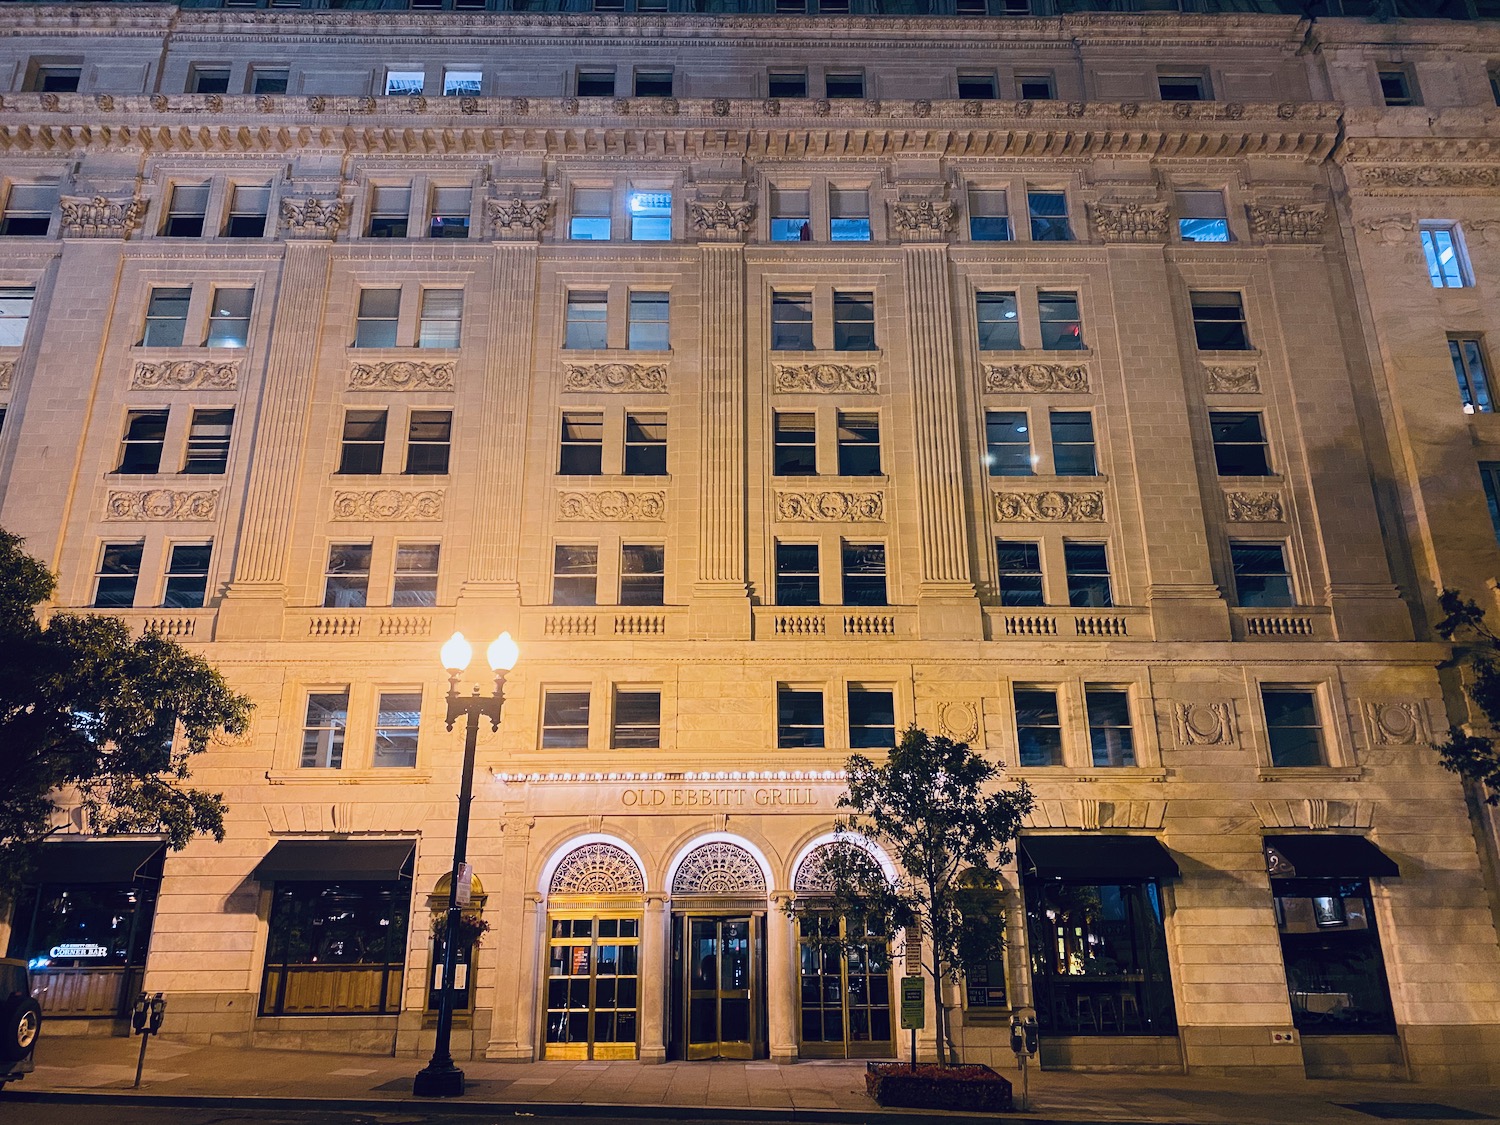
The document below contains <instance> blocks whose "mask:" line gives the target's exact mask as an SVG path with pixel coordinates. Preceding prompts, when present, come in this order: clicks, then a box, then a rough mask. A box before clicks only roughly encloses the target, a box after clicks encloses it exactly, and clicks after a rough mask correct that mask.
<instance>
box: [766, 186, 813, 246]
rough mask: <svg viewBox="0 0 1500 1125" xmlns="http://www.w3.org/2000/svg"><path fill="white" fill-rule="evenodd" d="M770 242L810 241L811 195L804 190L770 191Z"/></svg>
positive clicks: (777, 189) (774, 188) (776, 189)
mask: <svg viewBox="0 0 1500 1125" xmlns="http://www.w3.org/2000/svg"><path fill="white" fill-rule="evenodd" d="M771 241H772V242H811V241H812V193H811V192H810V191H808V190H807V189H806V188H794V189H787V188H776V187H773V188H772V189H771Z"/></svg>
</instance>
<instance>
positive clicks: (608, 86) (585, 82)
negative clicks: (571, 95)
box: [578, 70, 615, 98]
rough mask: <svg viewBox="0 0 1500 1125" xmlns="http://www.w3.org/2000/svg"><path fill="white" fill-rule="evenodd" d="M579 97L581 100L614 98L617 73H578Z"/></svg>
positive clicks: (611, 71)
mask: <svg viewBox="0 0 1500 1125" xmlns="http://www.w3.org/2000/svg"><path fill="white" fill-rule="evenodd" d="M578 96H579V97H580V98H612V97H614V96H615V72H614V71H613V70H580V71H579V72H578Z"/></svg>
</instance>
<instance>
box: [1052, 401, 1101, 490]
mask: <svg viewBox="0 0 1500 1125" xmlns="http://www.w3.org/2000/svg"><path fill="white" fill-rule="evenodd" d="M1051 423H1052V471H1053V472H1054V473H1056V474H1057V475H1058V476H1060V477H1092V476H1097V475H1098V472H1099V469H1098V465H1097V463H1096V461H1095V458H1094V416H1093V415H1092V414H1090V413H1089V412H1088V411H1087V410H1054V411H1053V412H1052V417H1051Z"/></svg>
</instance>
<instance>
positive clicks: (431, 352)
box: [216, 344, 463, 363]
mask: <svg viewBox="0 0 1500 1125" xmlns="http://www.w3.org/2000/svg"><path fill="white" fill-rule="evenodd" d="M216 350H220V349H216ZM236 350H240V349H236ZM344 352H345V354H346V355H348V357H349V358H350V359H351V360H354V359H359V360H366V361H371V360H382V359H426V360H431V361H432V362H434V363H439V362H441V361H443V360H445V359H458V358H460V357H461V356H462V355H463V349H462V348H424V347H420V346H419V345H417V344H397V345H395V346H394V347H387V348H362V347H360V346H359V345H358V344H346V345H345V346H344Z"/></svg>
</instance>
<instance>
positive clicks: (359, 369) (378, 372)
mask: <svg viewBox="0 0 1500 1125" xmlns="http://www.w3.org/2000/svg"><path fill="white" fill-rule="evenodd" d="M457 369H458V364H457V362H456V361H454V360H451V359H446V360H436V361H433V360H413V359H393V360H388V361H386V362H383V363H356V364H354V365H353V366H352V367H350V368H349V389H350V390H351V391H451V390H452V389H453V376H454V373H455V372H456V371H457Z"/></svg>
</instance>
